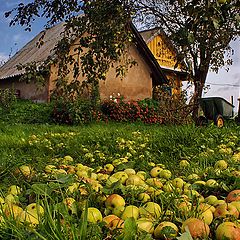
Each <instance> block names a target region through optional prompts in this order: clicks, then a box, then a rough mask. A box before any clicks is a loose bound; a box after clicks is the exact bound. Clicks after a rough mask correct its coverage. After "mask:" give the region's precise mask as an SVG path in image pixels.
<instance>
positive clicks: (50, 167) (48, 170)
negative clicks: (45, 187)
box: [44, 164, 57, 173]
mask: <svg viewBox="0 0 240 240" xmlns="http://www.w3.org/2000/svg"><path fill="white" fill-rule="evenodd" d="M55 169H57V167H56V166H55V165H51V164H48V165H46V166H45V168H44V171H45V172H46V173H52V171H53V170H55Z"/></svg>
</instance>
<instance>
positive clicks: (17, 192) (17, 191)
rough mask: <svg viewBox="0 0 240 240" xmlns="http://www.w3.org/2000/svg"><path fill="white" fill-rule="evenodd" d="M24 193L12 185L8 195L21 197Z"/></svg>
mask: <svg viewBox="0 0 240 240" xmlns="http://www.w3.org/2000/svg"><path fill="white" fill-rule="evenodd" d="M21 192H22V189H21V188H20V187H19V186H17V185H11V186H10V187H9V188H8V194H12V195H19V194H20V193H21Z"/></svg>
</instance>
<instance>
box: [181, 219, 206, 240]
mask: <svg viewBox="0 0 240 240" xmlns="http://www.w3.org/2000/svg"><path fill="white" fill-rule="evenodd" d="M186 229H188V230H189V232H190V234H191V236H192V237H193V238H200V239H202V238H207V237H208V235H209V233H210V229H209V226H208V225H207V224H206V223H204V222H203V221H202V220H200V219H197V218H188V219H187V220H185V221H184V222H183V224H182V232H185V231H186Z"/></svg>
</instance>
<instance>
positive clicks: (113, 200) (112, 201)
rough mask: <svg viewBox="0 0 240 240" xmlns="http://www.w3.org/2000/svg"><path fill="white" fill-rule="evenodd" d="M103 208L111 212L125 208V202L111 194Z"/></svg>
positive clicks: (118, 196) (116, 195) (120, 197)
mask: <svg viewBox="0 0 240 240" xmlns="http://www.w3.org/2000/svg"><path fill="white" fill-rule="evenodd" d="M105 206H106V208H108V209H110V210H112V209H114V208H116V207H120V206H125V200H124V198H123V197H122V196H120V195H118V194H115V193H113V194H111V195H109V196H108V197H107V199H106V201H105Z"/></svg>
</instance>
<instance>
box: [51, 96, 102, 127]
mask: <svg viewBox="0 0 240 240" xmlns="http://www.w3.org/2000/svg"><path fill="white" fill-rule="evenodd" d="M51 119H52V121H53V122H55V123H59V124H68V125H74V124H76V125H77V124H84V123H89V122H91V121H99V120H101V119H102V114H101V112H100V111H99V109H98V106H96V105H95V104H94V103H92V102H91V101H90V100H88V99H81V98H79V99H76V100H74V101H63V100H59V99H58V100H57V101H54V102H53V110H52V113H51Z"/></svg>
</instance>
